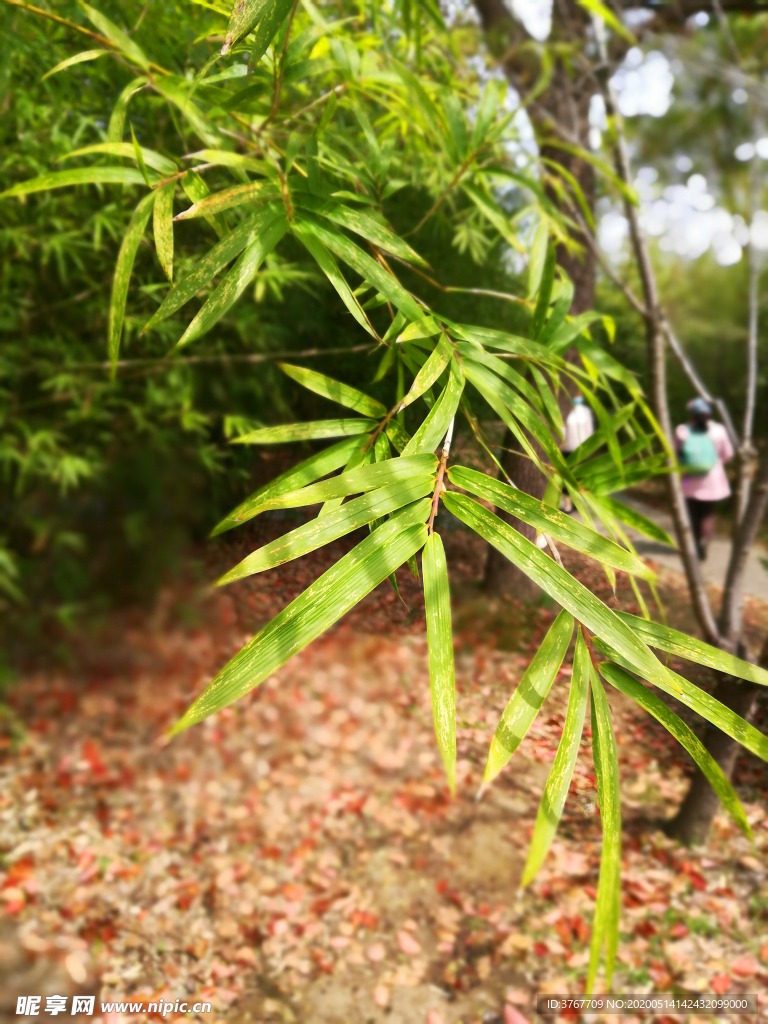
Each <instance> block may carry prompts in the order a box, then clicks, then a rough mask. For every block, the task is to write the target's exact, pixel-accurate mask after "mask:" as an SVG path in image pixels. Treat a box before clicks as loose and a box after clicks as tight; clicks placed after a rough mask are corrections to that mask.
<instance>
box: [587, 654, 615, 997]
mask: <svg viewBox="0 0 768 1024" xmlns="http://www.w3.org/2000/svg"><path fill="white" fill-rule="evenodd" d="M590 681H591V683H592V752H593V754H594V759H595V775H596V777H597V799H598V803H599V805H600V825H601V828H602V831H603V849H602V852H601V854H600V880H599V882H598V886H597V899H596V901H595V919H594V921H593V923H592V941H591V942H590V946H589V971H588V974H587V995H591V993H592V989H593V987H594V984H595V978H596V977H597V969H598V967H599V965H600V954H601V953H602V950H603V943H605V988H606V991H607V992H610V990H611V980H612V978H613V967H614V964H615V962H616V952H617V950H618V946H619V918H620V915H621V799H620V795H619V758H618V753H617V750H616V737H615V735H614V733H613V723H612V722H611V709H610V708H609V706H608V701H607V700H606V697H605V690H604V689H603V684H602V683H601V682H600V679H599V677H598V675H597V673H596V672H595V670H594V669H593V668H591V666H590Z"/></svg>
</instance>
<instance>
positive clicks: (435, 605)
mask: <svg viewBox="0 0 768 1024" xmlns="http://www.w3.org/2000/svg"><path fill="white" fill-rule="evenodd" d="M421 570H422V573H423V574H424V611H425V614H426V619H427V648H428V650H429V686H430V690H431V693H432V716H433V719H434V723H435V736H436V737H437V746H438V749H439V750H440V754H441V756H442V758H443V764H444V765H445V773H446V775H447V777H448V786H449V787H450V790H451V792H452V793H453V792H455V790H456V681H455V672H454V665H453V632H452V629H451V593H450V588H449V586H448V563H447V562H446V559H445V549H444V547H443V542H442V540H441V538H440V536H439V535H438V534H436V533H432V534H431V535H430V537H429V539H428V540H427V543H426V544H425V546H424V551H423V553H422V556H421Z"/></svg>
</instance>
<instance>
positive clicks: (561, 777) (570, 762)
mask: <svg viewBox="0 0 768 1024" xmlns="http://www.w3.org/2000/svg"><path fill="white" fill-rule="evenodd" d="M588 696H589V652H588V651H587V645H586V644H585V643H584V637H583V636H582V635H581V630H579V632H578V634H577V637H576V651H575V654H574V657H573V675H572V676H571V690H570V694H569V697H568V710H567V711H566V713H565V722H564V723H563V733H562V736H561V737H560V743H559V744H558V747H557V753H556V754H555V760H554V762H553V763H552V768H551V770H550V773H549V778H548V779H547V785H546V787H545V788H544V794H543V796H542V798H541V803H540V804H539V811H538V814H537V815H536V824H535V825H534V829H533V836H532V837H531V845H530V846H529V847H528V857H527V859H526V862H525V868H524V869H523V877H522V880H521V882H520V886H521V888H524V887H525V886H526V885H528V883H529V882H531V881H532V880H533V878H534V877H535V876H536V874H537V872H538V870H539V868H540V867H541V865H542V864H543V863H544V860H545V858H546V856H547V853H548V852H549V848H550V846H551V845H552V840H553V839H554V837H555V832H556V831H557V826H558V825H559V824H560V817H561V815H562V813H563V808H564V807H565V801H566V798H567V797H568V789H569V788H570V785H571V778H572V777H573V769H574V765H575V764H576V757H577V755H578V753H579V744H580V743H581V734H582V731H583V729H584V714H585V712H586V710H587V697H588Z"/></svg>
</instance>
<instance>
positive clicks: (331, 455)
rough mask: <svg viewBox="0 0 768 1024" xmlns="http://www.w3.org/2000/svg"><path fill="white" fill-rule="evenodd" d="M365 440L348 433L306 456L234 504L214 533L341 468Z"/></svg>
mask: <svg viewBox="0 0 768 1024" xmlns="http://www.w3.org/2000/svg"><path fill="white" fill-rule="evenodd" d="M365 443H366V440H365V438H361V437H360V436H359V435H358V436H356V437H348V438H345V439H344V440H343V441H339V442H338V444H334V445H331V447H330V448H325V449H324V450H323V451H321V452H317V453H316V454H315V455H311V456H310V457H309V458H308V459H304V461H303V462H300V463H299V464H298V466H294V467H293V469H289V470H287V471H286V472H285V473H281V474H280V476H278V477H275V479H274V480H270V482H269V483H267V484H264V486H263V487H260V488H259V489H258V490H257V491H254V493H253V494H251V495H250V496H249V497H248V498H246V499H245V501H243V502H241V503H240V504H239V505H238V506H237V508H234V509H233V510H232V511H231V512H230V513H229V515H228V516H227V517H226V519H222V521H221V522H220V523H219V524H218V525H217V526H216V527H215V528H214V529H213V530H212V531H211V536H212V537H215V536H217V534H219V533H224V532H225V531H226V530H231V529H233V528H234V527H235V526H239V525H240V524H241V523H244V522H246V521H247V520H248V519H252V518H253V517H254V516H255V515H258V513H259V512H260V511H261V509H262V506H263V505H265V504H266V503H267V502H268V501H269V500H270V499H272V498H276V497H277V496H278V495H279V494H287V493H288V492H289V491H295V490H298V489H299V488H301V487H304V486H305V485H306V484H311V483H314V482H315V480H319V479H320V477H323V476H327V475H328V473H333V472H334V471H335V470H337V469H341V467H342V466H345V465H346V464H347V462H348V461H349V458H350V456H351V455H352V453H353V452H355V451H358V450H359V449H360V448H362V446H363V445H364V444H365Z"/></svg>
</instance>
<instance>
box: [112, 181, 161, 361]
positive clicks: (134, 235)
mask: <svg viewBox="0 0 768 1024" xmlns="http://www.w3.org/2000/svg"><path fill="white" fill-rule="evenodd" d="M156 196H157V193H156V192H150V193H149V195H146V196H144V198H143V199H142V200H141V202H140V203H139V205H138V206H137V207H136V209H135V210H134V211H133V215H132V217H131V219H130V222H129V224H128V230H127V231H126V232H125V236H124V238H123V241H122V244H121V246H120V252H119V253H118V254H117V263H116V264H115V277H114V280H113V282H112V298H111V300H110V303H109V327H108V329H107V352H108V354H109V361H110V363H111V364H112V366H113V367H114V366H115V363H116V362H117V357H118V353H119V351H120V335H121V334H122V333H123V318H124V317H125V304H126V301H127V299H128V285H129V284H130V281H131V272H132V271H133V261H134V260H135V259H136V252H137V250H138V248H139V243H140V242H141V238H142V235H143V234H144V230H145V229H146V226H147V222H148V220H149V217H150V214H151V213H152V207H153V206H154V203H155V198H156Z"/></svg>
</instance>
